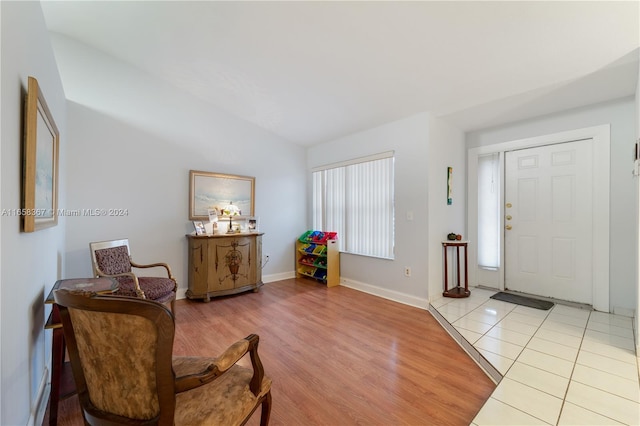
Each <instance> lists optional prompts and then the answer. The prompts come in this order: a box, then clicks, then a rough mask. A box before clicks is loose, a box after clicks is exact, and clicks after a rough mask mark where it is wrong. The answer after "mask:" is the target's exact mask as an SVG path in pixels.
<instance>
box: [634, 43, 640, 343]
mask: <svg viewBox="0 0 640 426" xmlns="http://www.w3.org/2000/svg"><path fill="white" fill-rule="evenodd" d="M637 52H638V56H640V50H638V51H637ZM635 118H636V142H637V143H640V66H639V67H638V82H637V83H636V114H635ZM639 179H640V178H638V177H636V191H635V193H636V227H637V229H636V236H637V244H638V245H637V252H636V318H635V319H636V324H635V331H636V354H640V204H638V203H640V182H639Z"/></svg>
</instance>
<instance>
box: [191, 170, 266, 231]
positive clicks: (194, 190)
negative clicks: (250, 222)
mask: <svg viewBox="0 0 640 426" xmlns="http://www.w3.org/2000/svg"><path fill="white" fill-rule="evenodd" d="M255 182H256V178H255V177H251V176H240V175H229V174H223V173H213V172H203V171H199V170H189V220H209V210H210V209H215V210H216V211H217V212H218V217H224V214H223V210H224V207H225V206H226V205H228V204H229V203H233V204H234V205H236V206H237V207H238V208H239V209H240V215H246V216H253V215H254V209H255V202H254V200H255Z"/></svg>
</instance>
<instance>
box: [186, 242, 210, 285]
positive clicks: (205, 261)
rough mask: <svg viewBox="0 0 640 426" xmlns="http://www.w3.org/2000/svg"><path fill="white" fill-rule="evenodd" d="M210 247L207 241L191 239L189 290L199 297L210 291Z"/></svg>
mask: <svg viewBox="0 0 640 426" xmlns="http://www.w3.org/2000/svg"><path fill="white" fill-rule="evenodd" d="M208 247H209V245H208V242H207V240H206V239H195V238H189V263H190V265H189V290H191V292H192V293H193V294H194V295H198V296H199V295H202V294H206V293H207V289H208V284H207V278H208V269H209V268H208V265H209V255H208V252H209V249H208Z"/></svg>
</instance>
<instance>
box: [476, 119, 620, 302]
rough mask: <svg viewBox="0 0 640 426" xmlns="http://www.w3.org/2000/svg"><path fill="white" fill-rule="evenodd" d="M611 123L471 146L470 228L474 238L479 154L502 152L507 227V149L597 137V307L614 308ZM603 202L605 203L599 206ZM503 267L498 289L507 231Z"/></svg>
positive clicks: (595, 153) (594, 223)
mask: <svg viewBox="0 0 640 426" xmlns="http://www.w3.org/2000/svg"><path fill="white" fill-rule="evenodd" d="M610 131H611V126H610V125H609V124H604V125H600V126H593V127H586V128H582V129H575V130H569V131H565V132H559V133H553V134H548V135H542V136H535V137H531V138H526V139H518V140H513V141H508V142H501V143H496V144H492V145H485V146H480V147H477V148H471V149H469V150H468V151H467V162H468V164H467V193H468V203H467V218H468V220H467V229H468V232H469V236H470V240H471V241H473V240H474V239H475V240H477V235H478V186H477V180H476V178H477V176H478V157H479V156H481V155H487V154H494V153H498V154H499V155H500V163H499V164H500V176H501V184H500V200H501V201H500V228H501V229H504V178H505V174H504V155H505V152H506V151H513V150H517V149H523V148H532V147H538V146H543V145H554V144H559V143H564V142H571V141H577V140H582V139H593V160H594V161H593V165H592V173H593V203H592V207H593V229H592V231H593V250H592V257H593V264H592V272H593V293H592V294H593V301H592V303H593V308H594V309H595V310H598V311H602V312H610V311H611V309H610V306H609V209H610V199H609V192H610V187H609V181H610V176H611V174H610V145H611V136H610ZM599 206H602V207H599ZM500 247H501V250H500V252H501V254H500V267H499V268H498V270H497V275H498V289H499V290H504V266H503V265H504V232H501V233H500ZM478 270H479V268H478V253H477V246H476V245H474V244H470V245H469V281H470V283H471V284H472V285H477V284H478Z"/></svg>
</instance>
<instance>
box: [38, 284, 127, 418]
mask: <svg viewBox="0 0 640 426" xmlns="http://www.w3.org/2000/svg"><path fill="white" fill-rule="evenodd" d="M60 289H69V290H83V291H92V292H95V293H98V294H110V293H113V292H115V291H116V290H118V281H116V280H114V279H113V278H107V277H100V278H72V279H66V280H58V281H56V283H55V284H54V285H53V288H52V289H51V291H50V292H49V295H48V296H47V298H46V299H45V302H44V303H46V304H52V305H53V306H52V307H51V313H50V314H49V318H48V319H47V322H46V323H45V325H44V328H45V329H50V330H52V331H53V336H52V340H51V342H52V343H51V346H52V348H51V390H50V392H49V425H52V426H55V425H56V424H58V402H59V401H60V400H61V399H65V398H67V397H70V396H71V395H74V394H75V393H76V385H75V383H74V381H73V373H72V372H71V365H70V364H69V363H68V362H65V361H64V354H65V349H66V344H65V341H64V332H63V330H62V321H61V320H60V310H59V309H58V305H56V302H55V299H54V297H53V292H54V291H56V290H60Z"/></svg>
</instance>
